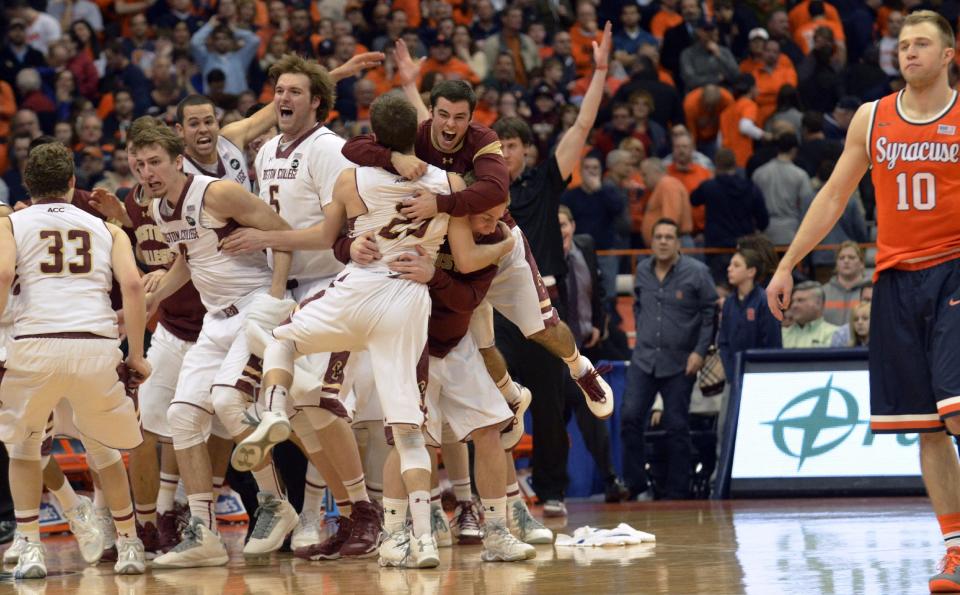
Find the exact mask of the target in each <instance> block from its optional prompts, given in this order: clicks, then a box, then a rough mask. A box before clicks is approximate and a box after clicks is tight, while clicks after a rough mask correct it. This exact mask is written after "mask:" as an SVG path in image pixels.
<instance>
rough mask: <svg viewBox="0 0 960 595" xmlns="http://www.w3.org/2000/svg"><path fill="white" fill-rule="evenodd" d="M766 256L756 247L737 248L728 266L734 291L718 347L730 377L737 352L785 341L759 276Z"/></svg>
mask: <svg viewBox="0 0 960 595" xmlns="http://www.w3.org/2000/svg"><path fill="white" fill-rule="evenodd" d="M765 272H766V271H765V270H764V262H763V257H762V256H761V255H760V254H759V253H758V252H757V251H755V250H750V249H749V248H745V249H743V250H737V252H736V254H734V255H733V256H732V257H731V258H730V264H729V266H727V271H726V275H727V283H729V284H730V287H731V288H732V289H733V293H731V294H730V296H728V297H727V299H725V300H724V302H723V314H721V316H720V331H719V332H718V333H717V348H718V349H719V350H720V359H721V360H722V361H723V371H724V372H725V373H726V375H727V378H734V377H735V376H736V368H735V365H734V364H735V362H736V357H737V354H738V353H740V352H743V351H746V350H747V349H779V348H780V347H781V346H782V345H783V338H782V335H781V331H780V323H779V322H778V321H777V319H776V318H774V317H773V314H771V313H770V308H767V307H766V305H767V296H766V292H765V291H764V288H763V286H762V285H761V284H760V283H759V279H761V278H763V276H764V274H765Z"/></svg>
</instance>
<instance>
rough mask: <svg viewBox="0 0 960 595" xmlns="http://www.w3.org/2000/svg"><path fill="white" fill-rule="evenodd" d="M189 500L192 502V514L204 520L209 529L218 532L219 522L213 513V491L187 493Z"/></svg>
mask: <svg viewBox="0 0 960 595" xmlns="http://www.w3.org/2000/svg"><path fill="white" fill-rule="evenodd" d="M187 502H189V504H190V516H191V517H197V518H198V519H200V520H202V521H203V523H204V524H205V525H206V526H207V528H208V529H210V530H211V531H214V532H216V530H217V524H216V522H215V520H214V519H215V517H214V514H213V492H207V493H205V494H187Z"/></svg>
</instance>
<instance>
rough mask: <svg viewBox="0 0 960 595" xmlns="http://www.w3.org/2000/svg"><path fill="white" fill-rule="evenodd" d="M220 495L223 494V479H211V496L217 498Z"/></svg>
mask: <svg viewBox="0 0 960 595" xmlns="http://www.w3.org/2000/svg"><path fill="white" fill-rule="evenodd" d="M222 493H224V489H223V477H214V478H213V495H214V496H219V495H220V494H222Z"/></svg>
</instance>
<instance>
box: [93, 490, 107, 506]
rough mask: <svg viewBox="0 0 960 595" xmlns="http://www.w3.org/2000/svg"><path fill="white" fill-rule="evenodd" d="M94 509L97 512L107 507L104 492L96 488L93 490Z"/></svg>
mask: <svg viewBox="0 0 960 595" xmlns="http://www.w3.org/2000/svg"><path fill="white" fill-rule="evenodd" d="M93 507H94V508H95V509H97V510H99V509H101V508H106V507H107V499H106V498H104V497H103V490H101V489H100V488H98V487H96V486H94V488H93Z"/></svg>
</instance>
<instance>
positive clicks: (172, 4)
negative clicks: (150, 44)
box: [157, 0, 203, 34]
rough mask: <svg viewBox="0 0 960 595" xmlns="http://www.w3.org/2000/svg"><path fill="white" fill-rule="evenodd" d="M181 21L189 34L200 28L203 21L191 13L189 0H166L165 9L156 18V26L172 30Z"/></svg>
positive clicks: (191, 3)
mask: <svg viewBox="0 0 960 595" xmlns="http://www.w3.org/2000/svg"><path fill="white" fill-rule="evenodd" d="M180 23H183V24H184V25H185V26H186V27H187V30H188V31H189V32H190V34H193V32H194V31H196V30H197V29H199V28H200V26H201V25H202V24H203V21H202V20H200V19H199V18H198V17H196V16H195V15H194V14H193V2H192V1H191V0H167V10H166V11H164V13H163V14H162V15H161V16H160V17H159V18H158V19H157V28H158V29H164V30H167V31H173V30H174V29H176V27H177V25H179V24H180Z"/></svg>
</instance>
